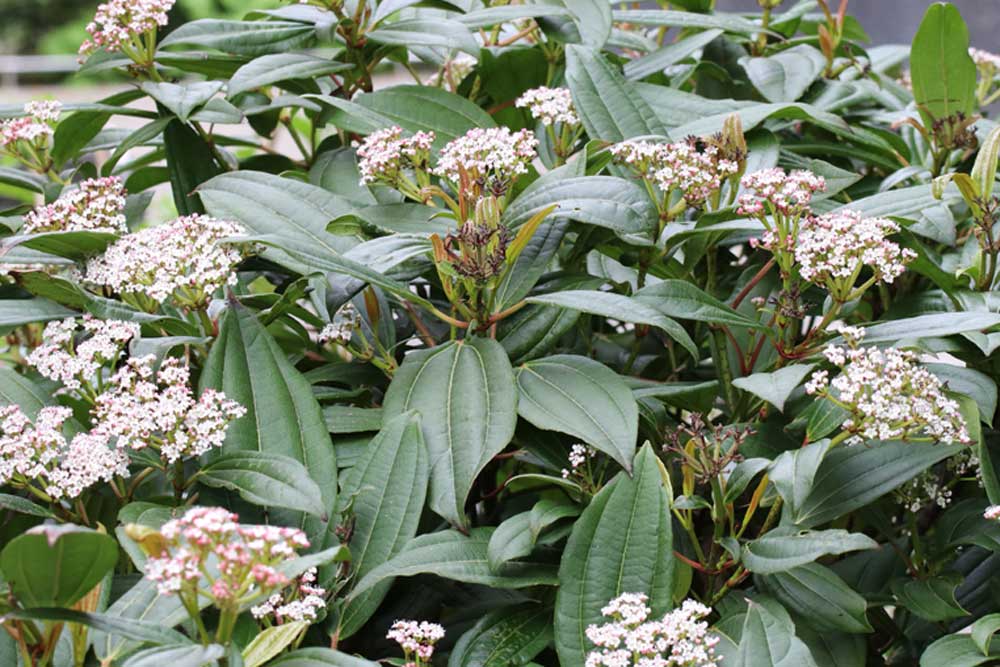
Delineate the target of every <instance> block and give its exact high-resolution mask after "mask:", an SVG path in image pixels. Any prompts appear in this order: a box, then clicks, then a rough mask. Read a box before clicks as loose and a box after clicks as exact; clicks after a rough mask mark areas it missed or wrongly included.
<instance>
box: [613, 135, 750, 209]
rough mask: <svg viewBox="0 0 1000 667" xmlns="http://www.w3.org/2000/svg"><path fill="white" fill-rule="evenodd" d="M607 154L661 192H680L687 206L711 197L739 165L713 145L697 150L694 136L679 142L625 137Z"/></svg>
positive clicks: (695, 204)
mask: <svg viewBox="0 0 1000 667" xmlns="http://www.w3.org/2000/svg"><path fill="white" fill-rule="evenodd" d="M611 154H612V156H614V158H615V160H616V161H618V162H619V163H621V164H624V165H626V166H628V167H629V168H631V169H632V170H633V171H635V172H636V173H638V174H639V175H640V176H641V177H643V178H647V179H649V180H651V181H652V182H654V183H655V184H656V185H657V187H659V188H660V190H661V191H663V192H665V193H669V192H675V191H676V192H679V193H681V195H682V196H683V197H684V199H685V201H687V203H688V204H690V205H691V206H697V205H699V204H701V203H702V202H704V201H705V200H706V199H708V198H709V197H711V196H712V194H713V193H715V192H717V191H718V190H719V189H720V188H721V187H722V184H723V183H724V182H725V180H726V179H727V178H729V177H730V176H732V175H733V174H735V173H737V172H738V171H739V165H738V164H737V163H736V162H735V161H733V160H729V159H726V158H724V157H723V156H722V155H721V153H720V151H719V148H718V147H717V146H710V145H709V146H705V147H704V149H702V150H699V149H698V142H697V140H695V139H691V140H688V141H683V142H679V143H654V142H650V141H635V140H628V141H623V142H622V143H620V144H617V145H615V146H612V147H611Z"/></svg>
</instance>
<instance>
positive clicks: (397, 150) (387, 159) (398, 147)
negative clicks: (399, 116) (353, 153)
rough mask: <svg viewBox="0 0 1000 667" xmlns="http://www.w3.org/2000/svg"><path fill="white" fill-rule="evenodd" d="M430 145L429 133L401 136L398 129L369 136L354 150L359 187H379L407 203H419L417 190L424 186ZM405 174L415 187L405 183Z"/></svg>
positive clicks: (432, 137) (430, 136)
mask: <svg viewBox="0 0 1000 667" xmlns="http://www.w3.org/2000/svg"><path fill="white" fill-rule="evenodd" d="M433 143H434V133H433V132H417V133H416V134H414V135H413V136H410V137H406V136H403V129H402V128H401V127H387V128H385V129H384V130H379V131H378V132H373V133H372V134H370V135H368V136H367V137H366V138H365V140H364V141H363V142H361V145H360V146H358V170H359V171H360V172H361V184H362V185H371V184H373V183H382V184H384V185H388V186H389V187H392V188H395V189H397V190H399V191H400V192H402V193H403V194H404V195H406V196H407V197H410V198H411V199H415V200H417V201H422V199H423V198H422V196H421V194H420V188H421V187H424V186H426V185H427V183H428V179H427V170H428V162H429V160H430V151H431V145H432V144H433ZM408 170H412V171H413V172H414V175H415V176H416V178H417V183H414V182H413V181H411V180H410V179H409V177H408V176H407V174H406V172H407V171H408Z"/></svg>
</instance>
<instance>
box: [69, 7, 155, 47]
mask: <svg viewBox="0 0 1000 667" xmlns="http://www.w3.org/2000/svg"><path fill="white" fill-rule="evenodd" d="M174 2H175V0H108V2H104V3H102V4H100V5H98V6H97V13H96V14H95V15H94V19H93V20H92V21H91V22H90V24H88V25H87V32H88V33H90V39H88V40H86V41H85V42H84V43H83V44H81V45H80V55H82V56H85V55H89V54H91V53H93V52H94V51H96V50H98V49H105V50H106V51H121V50H122V49H123V48H128V47H131V46H132V45H133V42H134V41H135V40H136V39H138V38H139V37H140V36H141V35H143V34H144V33H147V32H151V31H155V30H156V29H157V28H158V27H161V26H165V25H167V12H169V11H170V9H171V8H172V7H173V6H174Z"/></svg>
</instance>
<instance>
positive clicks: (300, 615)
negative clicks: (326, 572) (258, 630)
mask: <svg viewBox="0 0 1000 667" xmlns="http://www.w3.org/2000/svg"><path fill="white" fill-rule="evenodd" d="M325 608H326V589H325V588H321V587H319V586H317V585H316V568H314V567H312V568H309V569H308V570H306V571H305V572H303V573H302V575H301V576H300V577H299V578H298V583H297V585H296V586H294V587H292V588H291V589H290V590H289V591H286V592H285V593H284V594H282V593H275V594H274V595H272V596H271V597H269V598H268V599H267V601H266V602H263V603H262V604H259V605H256V606H254V607H251V608H250V613H251V614H252V615H253V617H254V618H256V619H263V618H267V617H268V616H274V618H275V620H276V621H277V622H278V623H279V624H281V623H289V622H296V621H307V622H309V623H312V622H314V621H315V620H316V619H317V618H318V617H319V611H320V610H321V609H325Z"/></svg>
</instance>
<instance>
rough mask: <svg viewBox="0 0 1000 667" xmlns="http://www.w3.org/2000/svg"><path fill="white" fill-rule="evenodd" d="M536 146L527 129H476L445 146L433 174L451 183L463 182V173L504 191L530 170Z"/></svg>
mask: <svg viewBox="0 0 1000 667" xmlns="http://www.w3.org/2000/svg"><path fill="white" fill-rule="evenodd" d="M537 147H538V139H536V138H535V135H534V134H532V133H531V132H529V131H528V130H520V131H518V132H511V131H510V129H509V128H506V127H490V128H480V127H477V128H473V129H471V130H469V131H468V132H466V133H465V135H463V136H461V137H459V138H457V139H455V140H454V141H451V142H449V143H448V145H446V146H445V147H444V149H443V150H442V151H441V154H440V156H439V157H438V163H437V166H436V167H435V168H434V173H435V174H437V175H438V176H441V177H443V178H445V179H447V180H449V181H451V182H452V183H461V182H462V174H463V173H464V174H465V175H466V177H467V178H468V179H469V181H470V182H472V183H483V184H485V185H486V187H488V188H490V189H500V190H504V189H506V187H507V185H508V184H509V183H510V181H511V179H513V178H514V177H516V176H519V175H520V174H524V173H526V172H527V171H528V165H529V164H530V163H531V161H532V160H534V159H535V155H536V150H535V149H536V148H537Z"/></svg>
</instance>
